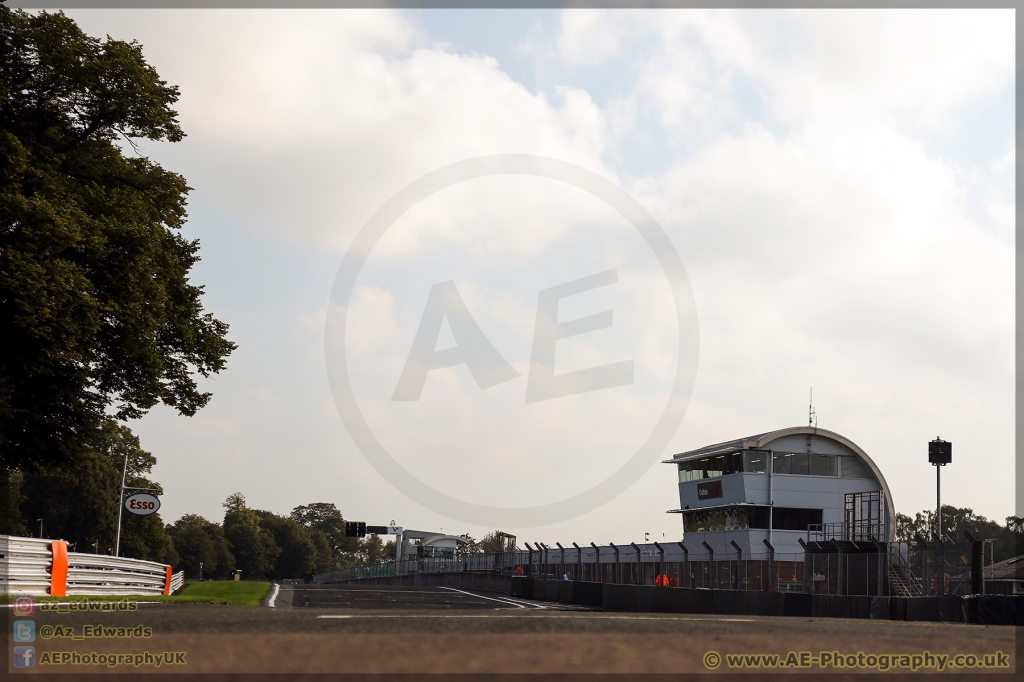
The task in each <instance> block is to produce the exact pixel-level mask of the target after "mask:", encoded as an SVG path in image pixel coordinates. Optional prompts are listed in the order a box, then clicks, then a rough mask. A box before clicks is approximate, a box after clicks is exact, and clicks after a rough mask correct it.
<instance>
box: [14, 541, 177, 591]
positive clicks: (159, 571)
mask: <svg viewBox="0 0 1024 682" xmlns="http://www.w3.org/2000/svg"><path fill="white" fill-rule="evenodd" d="M184 582H185V572H184V571H178V572H177V573H173V572H172V570H171V567H170V566H167V565H166V564H161V563H157V562H155V561H142V560H141V559H125V558H122V557H112V556H106V555H103V554H82V553H78V552H69V551H68V544H67V543H66V542H64V541H63V540H46V539H38V538H23V537H17V536H12V535H0V594H36V595H50V596H54V597H65V596H76V595H112V596H115V595H134V594H172V593H173V592H174V591H175V590H179V589H181V586H182V585H183V584H184Z"/></svg>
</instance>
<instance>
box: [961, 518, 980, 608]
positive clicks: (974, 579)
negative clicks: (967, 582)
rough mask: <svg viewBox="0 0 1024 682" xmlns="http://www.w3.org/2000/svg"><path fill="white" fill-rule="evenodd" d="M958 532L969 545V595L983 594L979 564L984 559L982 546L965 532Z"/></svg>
mask: <svg viewBox="0 0 1024 682" xmlns="http://www.w3.org/2000/svg"><path fill="white" fill-rule="evenodd" d="M960 532H962V533H963V534H964V537H965V538H967V542H969V543H971V594H983V593H984V592H985V586H984V584H983V582H982V573H981V571H982V568H981V564H982V562H983V561H984V558H985V552H984V549H983V547H984V545H982V543H981V542H979V541H977V540H975V539H974V537H973V536H972V535H971V534H970V533H968V532H967V531H966V530H962V531H960Z"/></svg>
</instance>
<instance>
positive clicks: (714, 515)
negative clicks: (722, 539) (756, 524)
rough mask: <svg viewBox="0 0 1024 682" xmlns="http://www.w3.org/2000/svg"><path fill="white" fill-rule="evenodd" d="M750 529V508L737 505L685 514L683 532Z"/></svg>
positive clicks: (695, 510)
mask: <svg viewBox="0 0 1024 682" xmlns="http://www.w3.org/2000/svg"><path fill="white" fill-rule="evenodd" d="M749 527H750V513H749V507H747V506H746V505H742V506H740V505H737V506H730V507H716V508H714V509H694V510H689V511H685V512H683V532H684V533H697V532H705V531H712V530H742V529H744V528H749Z"/></svg>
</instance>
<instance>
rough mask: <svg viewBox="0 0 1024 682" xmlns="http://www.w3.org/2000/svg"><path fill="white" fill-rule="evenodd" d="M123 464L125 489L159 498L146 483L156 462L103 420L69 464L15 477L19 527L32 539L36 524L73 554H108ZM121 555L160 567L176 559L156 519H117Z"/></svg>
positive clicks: (121, 430) (130, 436)
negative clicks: (143, 490) (63, 542)
mask: <svg viewBox="0 0 1024 682" xmlns="http://www.w3.org/2000/svg"><path fill="white" fill-rule="evenodd" d="M125 458H127V470H126V477H125V484H126V485H128V486H131V487H135V488H152V489H154V490H155V491H156V492H157V494H159V493H160V492H161V487H160V484H159V483H157V482H156V481H153V480H152V479H150V478H149V474H150V472H151V471H152V468H153V465H154V464H156V457H154V456H153V455H151V454H150V453H148V452H146V451H145V450H143V449H142V447H141V445H140V444H139V439H138V437H137V436H136V435H134V434H133V433H132V432H131V431H130V430H129V429H128V427H126V426H124V425H122V424H118V423H117V422H115V421H113V420H109V419H108V420H106V421H104V422H103V423H102V425H101V427H100V429H99V430H98V431H97V433H96V434H94V436H93V437H92V438H91V439H90V443H89V444H88V447H86V448H85V449H84V450H83V451H82V453H80V455H79V456H78V457H77V458H76V460H75V462H74V463H73V464H71V465H68V466H64V467H49V468H46V469H42V470H36V471H32V472H27V473H25V474H23V475H22V476H21V477H20V479H19V483H20V485H19V487H18V488H17V489H16V490H17V492H18V495H19V497H20V498H21V499H20V502H21V505H20V506H21V517H22V518H23V519H24V521H25V522H27V523H23V525H27V526H28V528H27V530H28V531H29V532H31V533H32V534H33V535H36V534H37V532H38V527H33V526H34V522H35V523H38V521H39V520H40V519H41V520H42V522H43V536H44V537H53V538H61V539H63V540H67V541H68V542H69V543H71V546H72V547H73V548H74V550H75V551H79V552H97V553H99V554H107V553H113V551H112V550H113V547H114V541H115V535H116V532H117V513H118V508H119V505H118V498H119V495H120V486H121V472H122V467H123V466H124V465H125ZM24 530H25V529H21V532H24ZM121 555H122V556H128V557H134V558H136V559H148V560H151V561H162V562H165V563H176V562H177V559H178V557H177V553H176V552H175V551H174V546H173V544H172V541H171V538H170V537H169V536H168V535H167V532H166V530H165V528H164V524H163V522H162V521H161V519H160V514H159V513H156V514H150V515H149V516H135V515H133V514H127V513H126V514H124V515H123V518H122V522H121Z"/></svg>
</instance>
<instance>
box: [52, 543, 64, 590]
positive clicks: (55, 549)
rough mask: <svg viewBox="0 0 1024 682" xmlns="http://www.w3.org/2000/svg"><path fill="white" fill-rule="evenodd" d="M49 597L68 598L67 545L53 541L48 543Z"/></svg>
mask: <svg viewBox="0 0 1024 682" xmlns="http://www.w3.org/2000/svg"><path fill="white" fill-rule="evenodd" d="M50 555H51V557H52V559H51V561H50V596H51V597H66V596H68V543H66V542H64V541H63V540H54V541H53V542H51V543H50Z"/></svg>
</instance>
